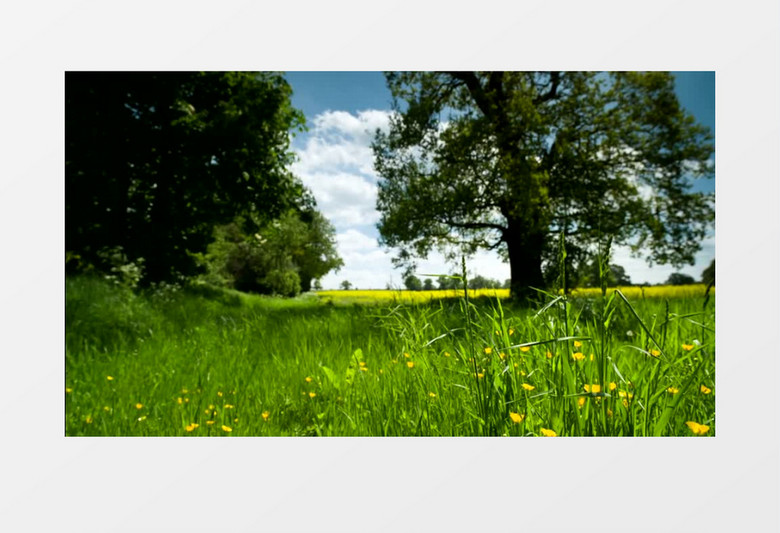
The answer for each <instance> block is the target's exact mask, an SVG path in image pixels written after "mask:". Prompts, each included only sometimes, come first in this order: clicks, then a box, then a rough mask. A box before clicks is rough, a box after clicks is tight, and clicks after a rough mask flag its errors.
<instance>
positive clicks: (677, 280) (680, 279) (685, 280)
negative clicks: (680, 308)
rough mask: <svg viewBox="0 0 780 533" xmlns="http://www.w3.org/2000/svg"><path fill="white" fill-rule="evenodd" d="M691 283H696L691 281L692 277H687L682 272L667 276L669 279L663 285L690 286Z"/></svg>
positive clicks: (693, 280)
mask: <svg viewBox="0 0 780 533" xmlns="http://www.w3.org/2000/svg"><path fill="white" fill-rule="evenodd" d="M692 283H696V280H695V279H693V276H689V275H688V274H683V273H682V272H674V273H673V274H669V278H668V279H667V280H666V282H665V283H664V284H665V285H690V284H692Z"/></svg>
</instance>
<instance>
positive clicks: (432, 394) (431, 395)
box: [428, 392, 436, 398]
mask: <svg viewBox="0 0 780 533" xmlns="http://www.w3.org/2000/svg"><path fill="white" fill-rule="evenodd" d="M428 396H430V397H431V398H436V393H435V392H429V393H428Z"/></svg>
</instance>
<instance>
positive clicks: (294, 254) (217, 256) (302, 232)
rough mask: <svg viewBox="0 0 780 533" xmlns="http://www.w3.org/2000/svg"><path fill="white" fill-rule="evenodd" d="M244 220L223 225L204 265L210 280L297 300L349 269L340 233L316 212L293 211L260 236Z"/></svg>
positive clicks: (262, 230)
mask: <svg viewBox="0 0 780 533" xmlns="http://www.w3.org/2000/svg"><path fill="white" fill-rule="evenodd" d="M246 226H250V227H254V226H256V224H246V223H245V222H244V219H243V218H242V217H239V218H237V219H236V220H235V221H234V222H232V223H231V224H227V225H224V226H218V227H217V229H216V230H215V232H214V241H213V242H212V243H211V244H210V245H209V247H208V253H207V254H206V255H205V256H203V258H202V261H203V262H204V263H205V264H206V265H207V269H208V271H209V273H210V275H209V277H208V278H207V279H208V281H210V282H212V283H216V284H221V285H227V286H231V287H234V288H236V289H238V290H242V291H247V292H258V293H261V294H280V295H282V296H294V295H295V294H298V293H299V292H301V291H309V290H311V282H312V280H313V279H315V278H319V277H321V276H324V275H325V274H327V273H328V272H330V271H331V270H334V269H335V270H338V269H339V268H341V266H342V265H343V264H344V263H343V261H342V260H341V258H340V257H339V256H338V253H337V251H336V239H335V229H334V228H333V226H332V225H331V224H330V223H329V222H328V220H327V219H326V218H325V217H324V216H322V214H321V213H319V212H317V211H315V210H314V209H313V208H312V207H308V208H306V209H304V210H303V211H299V210H298V209H291V210H290V211H288V212H287V213H285V214H284V215H282V216H281V217H279V218H278V219H276V220H274V221H272V222H270V223H268V224H267V225H266V226H265V227H263V228H261V229H260V230H259V231H257V232H255V233H252V234H247V233H245V230H244V228H245V227H246Z"/></svg>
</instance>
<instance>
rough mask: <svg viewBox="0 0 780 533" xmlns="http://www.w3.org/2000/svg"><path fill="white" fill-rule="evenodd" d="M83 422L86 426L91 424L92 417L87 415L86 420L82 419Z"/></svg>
mask: <svg viewBox="0 0 780 533" xmlns="http://www.w3.org/2000/svg"><path fill="white" fill-rule="evenodd" d="M84 422H86V423H87V424H91V423H92V415H87V418H85V419H84Z"/></svg>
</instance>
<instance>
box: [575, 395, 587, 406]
mask: <svg viewBox="0 0 780 533" xmlns="http://www.w3.org/2000/svg"><path fill="white" fill-rule="evenodd" d="M583 405H585V396H580V397H579V398H577V407H580V408H581V407H582V406H583Z"/></svg>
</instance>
